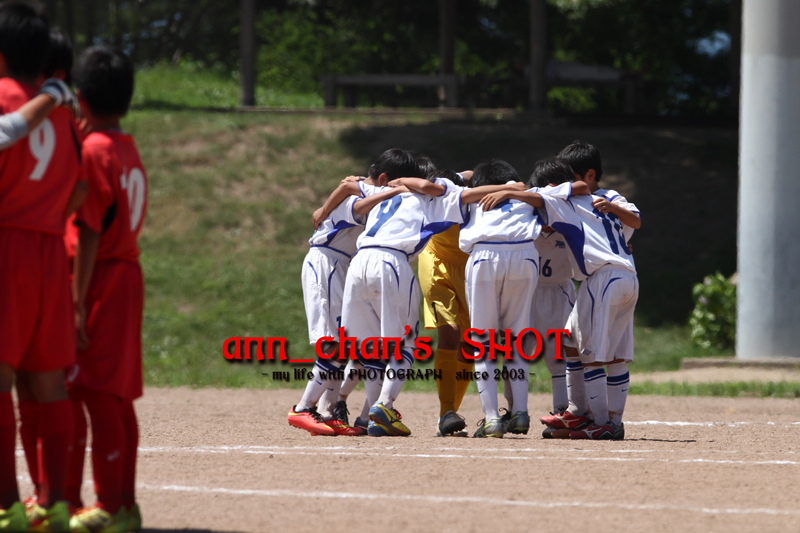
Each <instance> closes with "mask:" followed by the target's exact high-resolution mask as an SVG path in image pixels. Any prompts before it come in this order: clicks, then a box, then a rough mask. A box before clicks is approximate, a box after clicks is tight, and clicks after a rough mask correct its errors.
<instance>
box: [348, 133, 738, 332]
mask: <svg viewBox="0 0 800 533" xmlns="http://www.w3.org/2000/svg"><path fill="white" fill-rule="evenodd" d="M575 139H580V140H582V141H585V142H590V143H592V144H594V145H596V146H597V147H598V148H599V149H600V151H601V153H602V156H603V163H604V172H605V174H604V176H603V178H602V181H601V185H604V186H606V187H608V188H612V189H616V190H618V191H619V192H620V193H622V194H623V195H625V196H626V197H627V198H628V199H629V200H631V201H633V202H635V203H636V204H637V206H638V207H639V208H640V209H641V212H642V222H643V224H642V229H641V230H639V231H637V232H636V234H635V235H634V237H633V239H632V241H631V242H632V245H633V249H634V251H633V253H634V256H635V258H636V265H637V270H638V274H639V279H640V282H641V290H640V297H639V304H638V305H637V317H638V319H639V320H640V321H641V322H642V323H643V324H646V325H658V324H662V323H669V322H673V323H679V324H685V323H686V321H687V319H688V315H689V312H690V311H691V308H692V305H693V303H692V296H691V289H692V286H693V284H695V283H698V282H701V281H702V280H703V277H704V276H706V275H708V274H711V273H713V272H715V271H717V270H720V271H722V273H723V274H725V275H730V274H732V273H733V272H734V271H735V269H736V216H737V187H738V181H737V167H736V165H737V131H736V129H733V128H676V127H658V126H649V127H643V126H639V127H614V128H612V127H587V126H583V127H569V126H558V125H531V124H530V123H525V122H521V121H518V122H510V121H504V122H498V121H489V120H486V121H455V120H445V121H439V122H430V123H426V124H405V125H386V126H365V127H357V128H353V129H351V130H348V131H347V132H346V133H345V134H344V135H343V137H342V141H343V143H344V145H345V146H346V148H347V149H348V150H349V151H350V152H351V153H352V154H353V155H354V156H355V157H359V158H363V159H366V160H371V159H372V158H374V157H375V156H376V155H377V154H379V153H381V152H382V151H383V150H385V149H386V148H390V147H401V148H406V149H411V150H414V151H416V152H418V153H423V154H426V155H428V156H430V157H432V158H433V159H434V160H435V161H436V163H437V165H438V166H439V167H440V168H453V169H456V170H463V169H467V168H472V167H473V166H474V165H475V164H477V163H478V162H480V161H481V160H483V159H487V158H491V157H495V158H500V159H505V160H507V161H509V162H510V163H511V164H513V165H514V167H515V168H516V169H517V171H518V172H519V174H520V176H521V177H522V178H523V179H526V178H527V177H528V176H529V175H530V172H531V170H532V169H533V164H534V163H535V162H536V161H537V160H539V159H541V158H543V157H547V156H551V155H555V154H557V153H558V152H559V151H560V150H561V148H563V147H564V146H566V145H567V144H569V143H570V142H572V141H573V140H575Z"/></svg>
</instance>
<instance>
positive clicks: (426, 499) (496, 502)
mask: <svg viewBox="0 0 800 533" xmlns="http://www.w3.org/2000/svg"><path fill="white" fill-rule="evenodd" d="M137 487H138V488H139V489H142V490H150V491H168V492H189V493H199V494H230V495H235V496H267V497H276V498H286V497H289V498H327V499H333V500H373V501H374V500H390V501H392V502H397V501H398V500H401V501H408V502H421V503H428V504H443V503H461V504H483V505H492V506H507V507H536V508H543V509H555V508H565V507H567V508H584V509H620V510H624V511H644V512H648V511H656V512H659V511H667V512H670V513H675V512H689V513H698V514H712V515H726V514H729V515H772V516H800V510H791V509H770V508H750V509H747V508H744V509H735V508H713V507H687V506H683V505H635V504H624V503H615V502H580V501H571V502H546V501H533V500H502V499H491V498H486V497H471V496H426V495H415V494H376V493H356V492H327V491H308V492H306V491H298V490H283V489H275V490H255V489H226V488H216V487H214V488H212V487H189V486H183V485H162V486H157V485H149V484H142V483H140V484H138V485H137Z"/></svg>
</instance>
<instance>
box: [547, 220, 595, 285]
mask: <svg viewBox="0 0 800 533" xmlns="http://www.w3.org/2000/svg"><path fill="white" fill-rule="evenodd" d="M573 209H574V207H573ZM550 227H551V228H553V229H554V230H556V231H557V232H559V233H560V234H561V235H563V236H564V239H566V241H567V244H568V245H569V249H570V250H571V251H572V255H573V256H575V262H576V263H577V264H578V268H579V269H580V271H581V272H582V273H583V274H584V275H585V276H588V275H589V273H588V272H586V265H585V263H586V259H585V258H584V257H583V246H584V244H585V243H586V234H585V233H584V232H583V222H581V227H580V228H579V227H577V226H573V225H572V224H567V223H566V222H553V223H552V224H550Z"/></svg>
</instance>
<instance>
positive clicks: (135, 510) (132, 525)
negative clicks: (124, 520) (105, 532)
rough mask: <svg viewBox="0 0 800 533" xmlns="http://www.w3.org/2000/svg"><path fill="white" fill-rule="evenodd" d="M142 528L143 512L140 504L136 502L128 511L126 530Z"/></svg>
mask: <svg viewBox="0 0 800 533" xmlns="http://www.w3.org/2000/svg"><path fill="white" fill-rule="evenodd" d="M141 530H142V513H141V511H139V504H138V503H134V504H133V505H132V506H131V508H130V510H129V511H128V528H127V529H126V530H125V531H141Z"/></svg>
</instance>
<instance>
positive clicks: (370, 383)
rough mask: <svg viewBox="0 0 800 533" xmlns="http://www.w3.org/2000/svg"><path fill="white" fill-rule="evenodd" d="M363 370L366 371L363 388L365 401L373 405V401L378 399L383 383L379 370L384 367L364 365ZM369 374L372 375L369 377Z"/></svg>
mask: <svg viewBox="0 0 800 533" xmlns="http://www.w3.org/2000/svg"><path fill="white" fill-rule="evenodd" d="M364 370H365V371H366V373H367V379H365V380H364V388H365V389H367V401H368V402H369V404H370V406H372V405H375V402H377V401H378V397H379V396H380V395H381V388H382V385H383V380H382V379H381V370H384V369H382V368H380V367H374V366H365V367H364ZM370 375H372V377H370Z"/></svg>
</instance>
